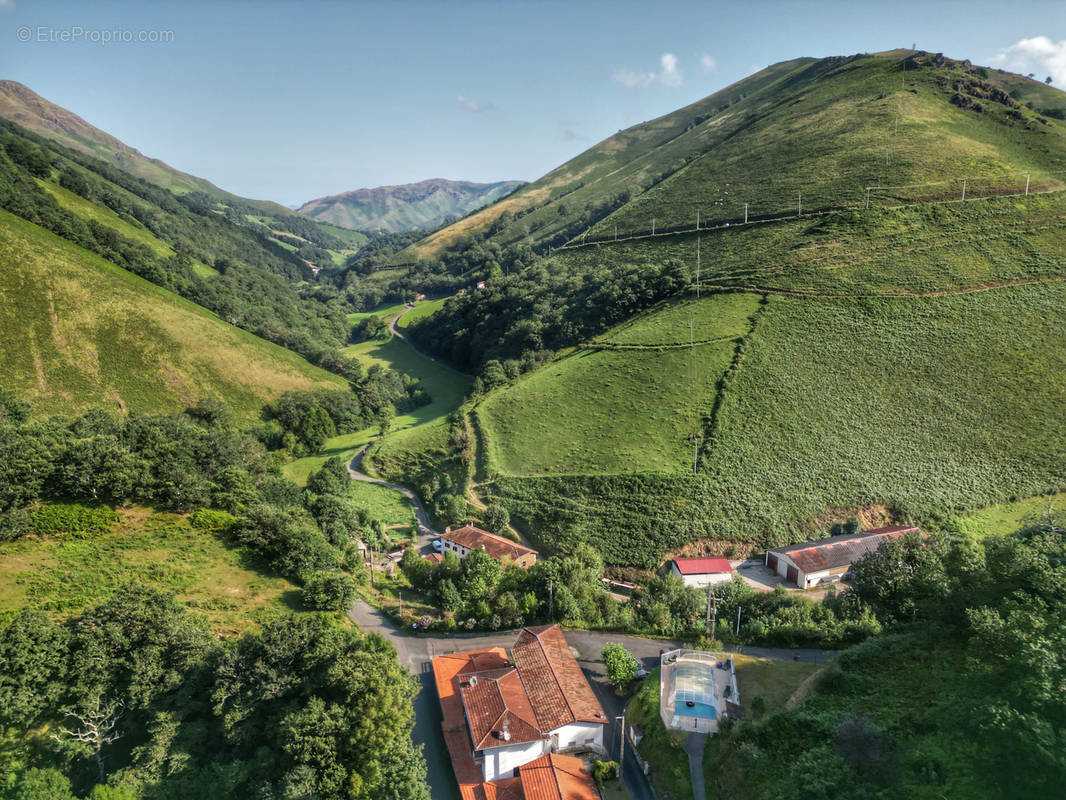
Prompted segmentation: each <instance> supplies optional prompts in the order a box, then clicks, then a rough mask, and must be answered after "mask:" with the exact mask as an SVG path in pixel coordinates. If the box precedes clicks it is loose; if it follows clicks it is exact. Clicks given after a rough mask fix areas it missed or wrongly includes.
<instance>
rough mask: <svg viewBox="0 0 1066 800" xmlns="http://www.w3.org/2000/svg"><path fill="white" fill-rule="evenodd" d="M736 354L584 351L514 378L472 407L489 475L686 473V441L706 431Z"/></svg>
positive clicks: (701, 349) (713, 348)
mask: <svg viewBox="0 0 1066 800" xmlns="http://www.w3.org/2000/svg"><path fill="white" fill-rule="evenodd" d="M685 327H686V328H687V327H688V326H687V325H686V326H685ZM734 348H735V345H734V344H733V343H732V342H722V343H715V344H705V345H699V346H697V347H695V348H691V349H690V348H688V347H684V348H672V349H664V350H639V351H633V350H627V351H613V350H598V351H592V350H582V351H579V352H578V353H576V354H574V355H572V356H569V357H567V358H564V359H561V360H559V361H557V362H555V363H552V364H550V365H548V366H546V367H544V368H542V369H539V370H537V371H535V372H533V373H531V374H529V375H528V376H524V377H522V378H520V379H519V380H518V381H517V382H516V383H515V384H514V385H513V386H510V387H507V388H505V389H502V390H499V391H497V392H494V393H493V394H492V395H490V396H489V397H488V398H487V399H486V400H485V401H484V402H483V403H482V405H481V408H480V409H479V411H478V419H479V420H480V421H481V423H482V425H483V426H484V431H485V436H486V439H487V440H488V457H489V463H490V465H491V468H490V469H491V471H494V472H495V471H499V472H502V473H505V474H508V475H539V474H550V473H570V472H580V473H588V474H603V473H617V472H638V471H639V472H653V471H657V470H662V471H668V472H679V471H682V470H684V469H685V468H686V465H688V469H691V465H692V461H691V458H692V452H693V450H692V442H691V437H692V436H693V435H694V434H697V433H700V434H701V433H702V429H703V419H704V417H705V416H707V415H708V414H710V411H711V405H712V402H713V399H714V395H715V386H716V384H717V382H718V381H719V380H720V379H721V377H722V375H723V374H724V373H725V371H726V369H728V367H729V364H730V362H731V360H732V358H733V351H734Z"/></svg>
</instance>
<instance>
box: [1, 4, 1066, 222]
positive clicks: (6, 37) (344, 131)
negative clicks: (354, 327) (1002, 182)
mask: <svg viewBox="0 0 1066 800" xmlns="http://www.w3.org/2000/svg"><path fill="white" fill-rule="evenodd" d="M79 29H80V31H81V32H80V33H79V32H78V31H79ZM27 31H28V34H27ZM142 31H145V32H149V33H147V34H145V35H148V36H153V35H155V34H154V33H152V32H157V31H163V32H166V33H164V34H163V35H164V36H166V37H168V38H169V39H170V41H164V42H137V41H133V42H122V41H111V42H109V43H108V42H104V41H101V39H103V38H104V36H106V35H111V36H112V37H113V38H115V37H116V36H132V37H134V38H137V37H139V36H141V32H142ZM116 32H127V33H118V34H116ZM64 35H66V36H70V37H76V38H78V39H79V40H78V41H62V40H61V39H62V37H63V36H64ZM27 36H28V38H29V41H21V40H20V39H21V38H27ZM90 38H92V39H94V41H89V39H90ZM42 39H43V40H42ZM912 43H914V44H917V46H918V47H919V48H923V49H926V50H932V51H940V52H944V53H945V54H947V55H950V56H953V57H956V58H969V59H971V60H973V61H975V62H977V63H984V64H994V65H1002V66H1005V67H1007V68H1011V69H1014V70H1016V71H1022V72H1030V71H1034V72H1038V73H1040V74H1041V76H1043V75H1044V74H1045V73H1046V74H1052V75H1054V77H1055V79H1056V85H1058V86H1062V87H1066V3H1064V2H1061V1H1060V2H1042V1H1041V0H1028V1H1027V2H1024V3H1018V4H1010V3H1005V2H1002V0H999V1H998V2H992V3H981V2H976V1H975V0H970V1H969V2H951V1H950V0H949V1H948V2H936V1H935V0H924V1H923V2H910V0H895V2H879V3H863V2H859V1H858V0H851V2H843V1H842V2H781V1H779V2H758V1H757V2H748V3H745V2H744V1H743V0H733V1H732V2H729V3H721V2H703V3H655V4H652V3H628V2H625V1H624V0H620V1H617V2H576V1H575V2H569V3H561V2H525V3H519V2H492V3H490V2H461V0H451V2H447V3H445V2H392V3H384V2H382V3H339V2H335V3H314V2H304V3H288V2H213V3H199V2H192V1H190V0H186V2H181V3H173V4H164V3H149V2H140V3H108V2H99V1H95V0H94V2H91V3H87V2H78V3H75V2H39V1H38V0H0V77H3V78H10V79H14V80H17V81H20V82H22V83H24V84H26V85H27V86H29V87H30V88H31V89H33V90H34V91H36V92H38V93H39V94H41V95H43V96H44V97H46V98H48V99H49V100H51V101H53V102H55V103H58V104H59V105H62V106H64V107H65V108H68V109H70V110H71V111H73V112H75V113H77V114H79V115H81V116H82V117H84V118H85V119H86V120H88V121H89V122H91V123H92V124H94V125H96V126H97V127H100V128H102V129H104V130H106V131H108V132H109V133H112V134H114V135H115V136H117V137H118V138H120V139H122V140H123V141H125V142H126V143H128V144H130V145H132V146H134V147H137V148H138V149H140V150H141V151H142V152H143V153H145V154H146V155H149V156H153V157H156V158H161V159H163V160H164V161H166V162H168V163H170V164H171V165H173V166H175V167H178V168H179V169H182V170H184V171H186V172H190V173H192V174H194V175H199V176H202V177H205V178H208V179H209V180H211V181H213V182H215V183H216V184H218V185H219V186H221V187H223V188H225V189H228V190H230V191H232V192H235V193H237V194H241V195H244V196H247V197H255V198H264V199H272V200H277V201H279V202H283V203H296V202H300V201H305V200H309V199H311V198H314V197H318V196H321V195H325V194H332V193H336V192H341V191H346V190H349V189H355V188H359V187H362V186H376V185H381V184H392V183H407V182H412V181H416V180H421V179H424V178H434V177H444V178H454V179H465V180H478V181H490V180H503V179H508V178H519V179H524V180H532V179H535V178H537V177H538V176H540V175H542V174H543V173H544V172H546V171H548V170H550V169H551V168H553V167H555V166H557V165H558V164H560V163H562V162H563V161H565V160H567V159H568V158H571V157H573V156H574V155H576V154H578V153H580V152H581V151H582V150H584V149H586V148H587V147H589V146H591V145H592V144H594V143H595V142H597V141H599V140H601V139H603V138H605V137H607V136H609V135H611V134H613V133H615V132H616V131H618V130H619V129H621V128H624V127H627V126H629V125H633V124H635V123H639V122H641V121H643V120H647V119H652V118H654V117H656V116H659V115H661V114H664V113H667V112H669V111H671V110H673V109H675V108H678V107H679V106H682V105H685V104H687V103H690V102H692V101H694V100H696V99H698V98H700V97H703V96H705V95H707V94H710V93H712V92H714V91H716V90H718V89H720V88H722V87H723V86H726V85H728V84H730V83H732V82H733V81H736V80H739V79H740V78H742V77H744V76H745V75H748V74H750V73H751V72H753V71H754V70H756V69H758V68H760V67H762V66H765V65H767V64H770V63H773V62H776V61H782V60H785V59H789V58H795V57H797V56H828V55H848V54H852V53H856V52H874V51H878V50H886V49H891V48H895V47H909V46H910V45H911V44H912Z"/></svg>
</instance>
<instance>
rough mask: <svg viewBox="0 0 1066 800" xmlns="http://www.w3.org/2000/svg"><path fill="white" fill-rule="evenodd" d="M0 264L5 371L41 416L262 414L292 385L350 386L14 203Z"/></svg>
mask: <svg viewBox="0 0 1066 800" xmlns="http://www.w3.org/2000/svg"><path fill="white" fill-rule="evenodd" d="M145 235H146V238H147V236H149V235H150V234H145ZM157 241H158V240H157ZM156 246H162V244H161V243H159V244H157V245H156ZM0 263H2V265H3V269H2V270H0V296H2V297H3V298H4V300H3V303H0V374H2V375H3V376H4V383H5V385H6V386H7V387H8V388H11V389H17V391H18V393H19V394H20V395H21V396H22V397H23V398H24V399H25V400H28V401H30V403H31V404H32V406H33V409H34V412H35V413H36V414H37V415H39V416H41V417H47V416H50V415H52V414H61V415H73V414H76V413H79V412H82V411H84V410H86V409H88V408H92V407H103V408H111V409H113V410H115V411H116V412H119V411H136V412H142V413H148V412H161V413H165V412H173V411H180V410H181V409H184V408H187V407H189V406H190V405H194V404H195V403H196V401H197V400H199V399H200V398H203V397H213V398H216V399H220V400H224V401H225V402H226V403H227V404H229V405H230V406H231V407H232V408H233V409H234V411H235V412H236V413H237V414H238V416H240V417H241V419H242V420H245V421H252V420H256V419H258V416H259V411H260V409H261V408H262V406H263V404H264V403H265V402H267V401H269V400H272V399H274V398H276V397H277V396H278V395H279V394H281V393H282V392H284V391H288V390H295V389H314V388H326V389H329V388H343V387H344V386H345V385H346V384H345V381H344V380H343V379H341V378H339V377H338V376H336V375H331V374H330V373H328V372H325V371H323V370H321V369H318V368H316V367H314V366H312V365H311V364H309V363H308V362H307V361H305V360H304V359H302V358H300V357H299V356H297V355H296V354H295V353H293V352H291V351H289V350H285V349H283V348H281V347H278V346H277V345H273V344H270V343H269V342H266V341H264V340H262V339H260V338H258V337H256V336H253V335H251V334H250V333H246V332H245V331H242V330H240V329H238V328H235V327H233V326H232V325H229V324H227V323H226V322H224V321H222V320H221V319H219V318H218V317H217V316H215V315H214V314H212V313H210V312H209V311H206V310H205V309H203V308H202V307H200V306H198V305H195V304H194V303H190V302H189V301H187V300H183V299H182V298H180V297H178V296H177V295H175V294H174V293H173V292H170V291H167V290H166V289H162V288H160V287H158V286H155V285H154V284H152V283H150V282H148V281H147V280H145V279H143V278H140V277H137V276H136V275H133V274H132V273H130V272H128V271H126V270H124V269H121V268H119V267H117V266H115V265H114V264H112V263H109V262H108V261H105V260H104V259H103V258H101V257H100V256H97V255H95V254H93V253H90V252H88V251H87V250H85V249H84V248H81V247H78V246H77V245H74V244H72V243H71V242H68V241H65V240H64V239H61V238H60V237H58V236H56V235H55V234H53V233H50V232H48V231H46V230H44V229H42V228H40V227H38V226H36V225H33V224H31V223H29V222H27V221H26V220H23V219H20V218H18V217H16V216H14V215H13V214H9V213H8V212H6V211H0Z"/></svg>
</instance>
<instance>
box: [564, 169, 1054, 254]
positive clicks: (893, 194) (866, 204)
mask: <svg viewBox="0 0 1066 800" xmlns="http://www.w3.org/2000/svg"><path fill="white" fill-rule="evenodd" d="M1022 176H1024V178H1025V180H1024V186H1023V185H1022V183H1023V182H1022V181H1021V180H1020V178H1021V177H1022ZM1012 179H1018V180H1017V183H1013V182H1012V184H1011V185H1010V186H1004V185H1002V184H1003V182H1004V181H1011V180H1012ZM989 183H998V184H1000V185H998V186H989V185H988V184H989ZM950 185H954V186H956V187H957V188H956V190H955V191H952V192H951V193H950V196H946V195H945V193H944V192H929V191H926V192H925V193H924V194H918V193H917V192H916V191H915V192H913V193H911V194H910V196H905V192H907V191H908V190H921V189H924V190H928V189H930V188H931V187H936V186H950ZM1064 189H1066V176H1062V177H1061V178H1060V176H1056V175H1048V176H1044V177H1042V178H1041V179H1040V181H1039V182H1034V181H1033V180H1032V177H1031V173H1025V172H1023V173H1011V174H1009V175H998V176H986V177H977V178H973V177H963V178H949V179H945V180H942V181H929V182H926V183H914V184H903V185H900V186H867V187H865V188H864V189H863V191H862V197H861V198H859V199H858V200H857V201H853V200H849V201H847V202H844V203H839V204H832V203H829V204H822V205H817V206H812V205H811V201H810V197H812V196H816V193H815V194H813V195H811V194H802V193H796V194H794V195H792V200H791V203H792V205H791V206H790V207H788V208H781V207H780V206H779V207H778V209H777V210H767V211H761V212H758V213H754V212H752V211H751V206H753V205H754V203H751V202H747V203H739V201H738V204H739V205H743V213H740V211H739V208H738V209H737V213H735V215H734V216H729V217H719V218H717V219H708V218H707V217H706V216H705V215H704V213H703V212H704V210H703V209H699V208H698V209H696V218H697V220H698V222H697V224H696V226H693V224H692V223H691V222H688V221H686V222H685V223H682V224H678V225H662V224H660V222H661V217H653V219H654V222H653V223H652V226H651V227H650V228H644V229H638V230H629V231H619V230H618V225H617V223H615V224H614V225H613V232H612V233H607V234H598V235H596V236H590V235H589V233H590V231H591V230H592V229H591V228H589V229H587V230H586V231H584V232H583V233H581V234H579V235H578V236H575V237H574V238H572V239H571V240H570V241H569V242H567V243H566V244H564V245H561V246H557V247H554V248H552V249H553V250H562V249H567V250H569V249H574V248H579V247H583V246H587V245H596V244H604V243H609V242H624V241H630V240H633V239H643V238H648V237H651V236H673V235H676V234H679V233H696V232H698V231H713V230H721V229H723V228H729V227H733V226H737V225H752V224H758V223H766V222H775V221H779V220H782V219H797V218H800V217H814V216H824V215H827V214H836V213H839V212H841V211H861V210H867V209H870V208H874V207H876V208H880V209H892V208H901V207H905V206H908V205H917V204H920V203H956V202H965V201H966V200H980V199H987V198H991V197H1024V196H1028V195H1035V194H1053V193H1055V192H1059V191H1062V190H1064ZM803 197H807V198H808V199H807V201H806V204H807V207H804V201H803V199H802V198H803ZM886 202H887V203H890V204H888V205H886V204H885V203H886ZM597 224H601V223H597Z"/></svg>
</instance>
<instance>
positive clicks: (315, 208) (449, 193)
mask: <svg viewBox="0 0 1066 800" xmlns="http://www.w3.org/2000/svg"><path fill="white" fill-rule="evenodd" d="M522 185H523V184H522V181H497V182H496V183H471V182H470V181H449V180H445V179H443V178H434V179H432V180H427V181H419V182H418V183H408V184H403V185H400V186H378V187H377V188H374V189H356V190H355V191H352V192H344V193H342V194H334V195H330V196H329V197H319V198H317V199H315V200H310V201H308V202H306V203H304V204H303V205H302V206H300V207H299V208H298V209H297V211H298V212H299V213H301V214H305V215H306V216H309V217H311V218H313V219H317V220H320V221H323V222H328V223H330V224H332V225H337V226H339V227H341V228H349V229H351V230H362V231H384V232H387V233H399V232H402V231H414V230H419V229H424V228H436V227H437V226H439V225H441V224H442V223H443V222H444V221H445V220H447V219H448V218H450V217H462V216H465V215H466V214H469V213H470V212H471V211H476V210H477V209H479V208H482V207H483V206H487V205H489V204H491V203H494V202H496V201H497V200H499V199H500V198H502V197H506V196H507V195H509V194H510V193H511V192H513V191H514V190H515V189H517V188H518V187H519V186H522Z"/></svg>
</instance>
